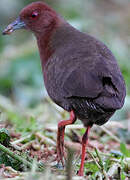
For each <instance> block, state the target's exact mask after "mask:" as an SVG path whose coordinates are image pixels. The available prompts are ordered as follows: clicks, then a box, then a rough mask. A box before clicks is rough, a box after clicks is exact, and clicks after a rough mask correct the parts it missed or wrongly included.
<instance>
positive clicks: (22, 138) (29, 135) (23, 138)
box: [11, 134, 32, 145]
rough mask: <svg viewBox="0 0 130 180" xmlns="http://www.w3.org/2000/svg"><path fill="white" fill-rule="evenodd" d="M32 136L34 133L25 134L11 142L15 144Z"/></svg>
mask: <svg viewBox="0 0 130 180" xmlns="http://www.w3.org/2000/svg"><path fill="white" fill-rule="evenodd" d="M31 136H32V134H28V135H27V136H25V137H21V138H20V139H18V140H16V141H13V142H11V144H12V145H14V144H18V143H21V142H23V141H25V140H26V139H28V138H30V137H31Z"/></svg>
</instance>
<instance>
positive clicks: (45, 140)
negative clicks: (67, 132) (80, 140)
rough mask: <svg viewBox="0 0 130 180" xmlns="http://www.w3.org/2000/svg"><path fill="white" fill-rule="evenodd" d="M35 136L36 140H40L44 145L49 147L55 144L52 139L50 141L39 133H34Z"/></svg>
mask: <svg viewBox="0 0 130 180" xmlns="http://www.w3.org/2000/svg"><path fill="white" fill-rule="evenodd" d="M35 136H36V137H37V138H39V139H41V140H42V142H44V143H46V144H49V145H51V146H56V143H55V142H54V141H53V140H52V139H50V138H48V137H46V136H44V135H42V134H41V133H40V132H37V133H35Z"/></svg>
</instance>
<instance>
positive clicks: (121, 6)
mask: <svg viewBox="0 0 130 180" xmlns="http://www.w3.org/2000/svg"><path fill="white" fill-rule="evenodd" d="M30 2H33V1H32V0H28V1H27V0H19V1H18V0H0V31H1V32H2V31H3V29H4V28H5V27H6V26H7V25H8V24H9V23H10V22H12V21H13V20H14V19H15V18H16V17H17V16H18V14H19V11H20V10H21V9H22V8H23V7H24V6H25V5H26V4H29V3H30ZM44 2H47V3H48V4H49V5H51V6H52V7H53V8H54V9H55V10H56V11H57V12H59V13H60V14H61V15H62V16H64V17H65V19H66V20H67V21H69V22H70V23H71V24H72V25H73V26H75V27H76V28H78V29H79V30H81V31H84V32H87V33H89V34H91V35H93V36H95V37H97V38H98V39H100V40H101V41H103V42H104V43H105V44H106V45H107V46H108V47H109V48H110V49H111V50H112V52H113V53H114V55H115V56H116V58H117V60H118V63H119V66H120V67H121V70H122V73H123V76H124V78H125V81H126V85H127V98H126V102H125V106H124V108H123V109H122V110H121V111H118V112H117V113H116V114H115V116H114V117H113V118H114V119H129V118H130V113H129V112H130V62H129V61H130V1H129V0H45V1H44ZM46 96H47V93H46V91H45V88H44V84H43V77H42V72H41V66H40V58H39V54H38V49H37V45H36V40H35V37H34V36H33V35H32V34H31V33H30V32H26V31H25V30H20V31H17V32H15V33H13V34H12V35H11V36H2V33H0V103H3V102H2V97H6V98H7V99H9V100H10V101H11V102H12V103H13V104H15V105H16V106H17V107H22V108H23V107H24V108H35V107H36V106H38V105H39V104H40V103H43V102H44V99H45V97H46ZM128 124H129V123H128Z"/></svg>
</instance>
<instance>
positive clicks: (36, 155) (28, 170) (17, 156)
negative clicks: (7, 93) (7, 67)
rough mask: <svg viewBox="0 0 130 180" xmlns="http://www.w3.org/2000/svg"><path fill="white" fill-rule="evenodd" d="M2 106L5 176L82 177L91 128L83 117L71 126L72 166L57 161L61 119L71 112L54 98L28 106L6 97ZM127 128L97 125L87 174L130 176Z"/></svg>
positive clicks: (67, 147) (68, 130) (0, 139)
mask: <svg viewBox="0 0 130 180" xmlns="http://www.w3.org/2000/svg"><path fill="white" fill-rule="evenodd" d="M0 109H1V111H2V113H1V116H0V120H1V125H0V126H1V130H0V142H1V144H3V145H0V154H1V156H0V164H1V168H0V176H1V178H2V179H3V178H4V179H8V178H12V179H20V180H22V179H25V180H26V179H27V180H28V179H30V180H33V179H38V180H40V179H46V180H50V179H53V180H54V179H55V180H56V179H57V180H58V179H61V180H62V179H63V180H64V179H66V180H70V179H80V178H79V177H78V176H76V174H77V172H78V169H79V165H80V153H81V137H82V135H83V133H84V132H85V129H84V127H83V126H82V124H80V122H77V123H76V124H75V125H71V126H68V127H67V128H66V136H65V150H66V152H68V160H67V161H66V167H65V168H62V166H57V163H56V161H55V158H56V131H57V126H56V123H57V120H60V119H66V118H67V117H68V114H67V113H66V112H64V111H63V110H61V109H59V108H58V107H57V106H55V105H54V104H53V103H52V102H50V100H49V99H48V98H45V100H44V102H42V103H41V104H40V105H38V106H37V107H35V110H32V109H29V108H26V109H24V110H23V109H19V108H17V106H15V105H14V104H12V103H11V101H9V99H6V98H5V97H3V96H0ZM126 121H127V120H126ZM126 123H128V122H126ZM127 127H128V126H125V125H124V122H117V121H109V122H108V123H107V124H106V125H104V126H101V127H99V126H98V127H97V126H94V127H93V128H92V130H91V133H90V137H89V144H88V147H87V151H86V160H85V169H84V179H121V180H127V179H129V178H130V151H129V150H128V149H130V145H128V144H126V143H125V141H124V140H123V139H122V138H121V137H123V136H124V139H125V137H126V136H129V135H128V134H127V133H128V131H127V130H128V129H127ZM6 130H8V131H9V133H8V131H6ZM123 134H124V135H123ZM125 140H126V139H125ZM127 142H128V141H127ZM81 179H83V178H81Z"/></svg>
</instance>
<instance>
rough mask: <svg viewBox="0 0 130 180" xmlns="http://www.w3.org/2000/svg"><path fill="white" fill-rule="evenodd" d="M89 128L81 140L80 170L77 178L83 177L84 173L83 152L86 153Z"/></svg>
mask: <svg viewBox="0 0 130 180" xmlns="http://www.w3.org/2000/svg"><path fill="white" fill-rule="evenodd" d="M90 128H91V127H90V126H89V127H87V129H86V132H85V134H84V135H83V138H82V155H81V156H82V158H81V165H80V169H79V172H78V175H79V176H83V172H84V160H85V152H86V145H87V144H88V135H89V132H90Z"/></svg>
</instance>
